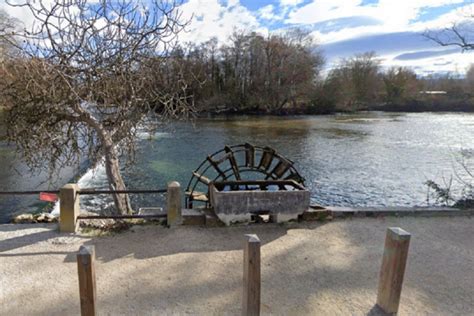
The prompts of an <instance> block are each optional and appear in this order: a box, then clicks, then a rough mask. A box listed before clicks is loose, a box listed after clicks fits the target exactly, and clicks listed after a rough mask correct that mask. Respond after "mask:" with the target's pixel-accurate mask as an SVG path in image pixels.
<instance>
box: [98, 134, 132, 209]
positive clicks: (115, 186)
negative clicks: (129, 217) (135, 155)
mask: <svg viewBox="0 0 474 316" xmlns="http://www.w3.org/2000/svg"><path fill="white" fill-rule="evenodd" d="M105 141H106V144H104V145H105V146H104V149H105V170H106V173H107V179H108V182H109V188H110V190H126V189H127V188H126V186H125V183H124V181H123V178H122V174H121V173H120V164H119V160H118V154H117V150H116V149H115V145H114V143H113V142H112V139H111V138H110V137H105ZM112 196H113V198H114V203H115V207H116V209H117V212H118V213H119V214H121V215H125V214H131V213H132V206H131V204H130V198H129V196H128V194H112Z"/></svg>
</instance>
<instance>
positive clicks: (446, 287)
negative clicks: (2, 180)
mask: <svg viewBox="0 0 474 316" xmlns="http://www.w3.org/2000/svg"><path fill="white" fill-rule="evenodd" d="M389 226H400V227H402V228H404V229H406V230H407V231H409V232H411V233H412V234H413V237H412V243H411V246H410V247H411V248H410V254H409V258H408V260H409V261H408V266H407V270H406V276H405V284H404V288H403V293H402V299H401V307H400V314H401V315H453V314H456V315H473V314H474V219H471V218H468V217H453V218H447V217H444V218H420V217H405V218H395V217H392V218H385V219H383V218H382V219H380V218H379V219H376V218H370V219H369V218H364V219H362V218H360V219H343V220H336V221H333V222H328V223H323V224H320V223H305V224H291V225H286V226H279V225H274V224H267V225H258V226H256V225H253V226H241V227H231V228H198V227H181V228H176V229H166V228H164V227H161V226H142V227H135V228H133V230H131V231H129V232H126V233H122V234H118V235H115V236H109V237H96V238H93V239H91V238H89V237H84V236H82V237H81V236H76V237H75V236H70V235H64V234H58V233H57V232H56V231H55V230H54V227H55V226H54V225H49V226H48V225H0V314H1V315H78V314H79V312H80V311H79V296H78V293H79V291H78V281H77V267H76V262H75V252H76V251H77V250H78V249H79V246H80V245H82V244H93V245H95V246H96V252H97V267H96V270H97V271H96V273H97V287H98V309H99V315H163V314H201V315H213V314H214V315H224V314H229V315H230V314H240V304H241V278H242V250H241V249H242V240H243V235H244V234H246V233H256V234H258V236H259V237H260V238H261V240H262V243H263V246H262V312H263V314H275V315H304V314H307V315H309V314H311V315H376V314H377V311H376V310H375V309H374V308H373V307H374V302H375V299H376V288H377V279H378V269H379V267H380V261H381V256H382V250H383V243H384V236H385V230H386V228H387V227H389Z"/></svg>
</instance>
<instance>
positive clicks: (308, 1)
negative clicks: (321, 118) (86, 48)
mask: <svg viewBox="0 0 474 316" xmlns="http://www.w3.org/2000/svg"><path fill="white" fill-rule="evenodd" d="M11 1H20V0H11ZM46 1H52V0H46ZM0 8H3V9H4V10H6V11H7V12H8V13H9V14H10V15H12V16H14V17H17V18H19V19H20V20H22V21H25V23H27V24H28V20H29V19H31V17H28V16H27V15H25V12H23V11H22V10H21V9H18V8H16V9H15V8H11V7H8V6H7V5H6V4H5V0H0ZM180 10H181V12H182V17H183V18H184V19H186V20H187V19H190V23H189V25H188V26H187V31H186V32H185V33H182V34H180V40H181V41H183V42H186V41H191V42H195V43H201V42H204V41H206V40H208V39H210V38H212V37H217V39H218V40H219V41H220V42H226V41H227V40H228V38H229V36H230V35H231V34H232V32H233V31H234V30H244V31H256V32H259V33H262V34H264V35H266V34H269V33H272V32H280V31H282V30H284V29H286V28H291V27H300V28H304V29H306V30H308V31H310V32H311V35H312V36H313V37H314V39H315V42H316V43H317V45H318V49H319V50H320V51H322V53H323V55H324V56H325V59H326V62H327V64H326V65H327V66H326V69H330V68H331V67H333V66H334V65H337V63H338V62H340V60H341V59H342V58H348V57H351V56H354V55H355V54H360V53H364V52H368V51H374V52H375V53H376V54H377V56H378V58H379V59H380V61H381V63H382V65H383V66H384V67H390V66H406V67H410V68H412V69H413V70H414V71H416V72H417V73H419V74H422V75H427V74H431V73H445V72H452V73H455V74H459V75H463V74H464V73H465V71H466V69H467V67H468V66H469V64H470V63H471V62H472V63H474V52H473V53H470V52H461V51H460V49H457V48H455V47H440V46H439V45H437V44H435V43H434V42H432V41H429V40H427V39H426V38H425V37H423V36H422V33H423V32H424V31H426V30H428V29H439V28H443V27H449V26H451V25H453V23H462V22H463V21H469V20H472V21H474V18H472V17H470V16H473V15H474V0H183V3H182V4H181V6H180ZM472 25H474V24H472ZM473 28H474V27H473Z"/></svg>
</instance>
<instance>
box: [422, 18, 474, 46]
mask: <svg viewBox="0 0 474 316" xmlns="http://www.w3.org/2000/svg"><path fill="white" fill-rule="evenodd" d="M470 17H471V18H472V17H474V16H470ZM473 28H474V23H473V22H470V21H469V22H467V21H465V22H463V23H452V24H451V25H450V26H448V27H445V28H442V29H439V30H427V31H425V32H424V33H423V36H425V37H426V38H428V39H429V40H432V41H434V42H435V43H437V44H438V45H440V46H457V47H459V48H461V49H462V50H473V49H474V34H473Z"/></svg>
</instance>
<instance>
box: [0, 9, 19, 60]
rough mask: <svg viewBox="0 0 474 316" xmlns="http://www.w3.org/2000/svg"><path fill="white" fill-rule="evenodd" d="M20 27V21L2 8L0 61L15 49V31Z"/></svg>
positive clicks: (0, 12)
mask: <svg viewBox="0 0 474 316" xmlns="http://www.w3.org/2000/svg"><path fill="white" fill-rule="evenodd" d="M19 27H20V21H18V20H17V19H15V18H12V17H11V16H9V15H8V13H7V12H5V11H4V10H0V61H2V60H5V58H6V56H7V55H11V54H12V53H13V52H14V51H15V45H14V44H13V43H16V39H15V36H14V34H15V31H16V30H18V28H19Z"/></svg>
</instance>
